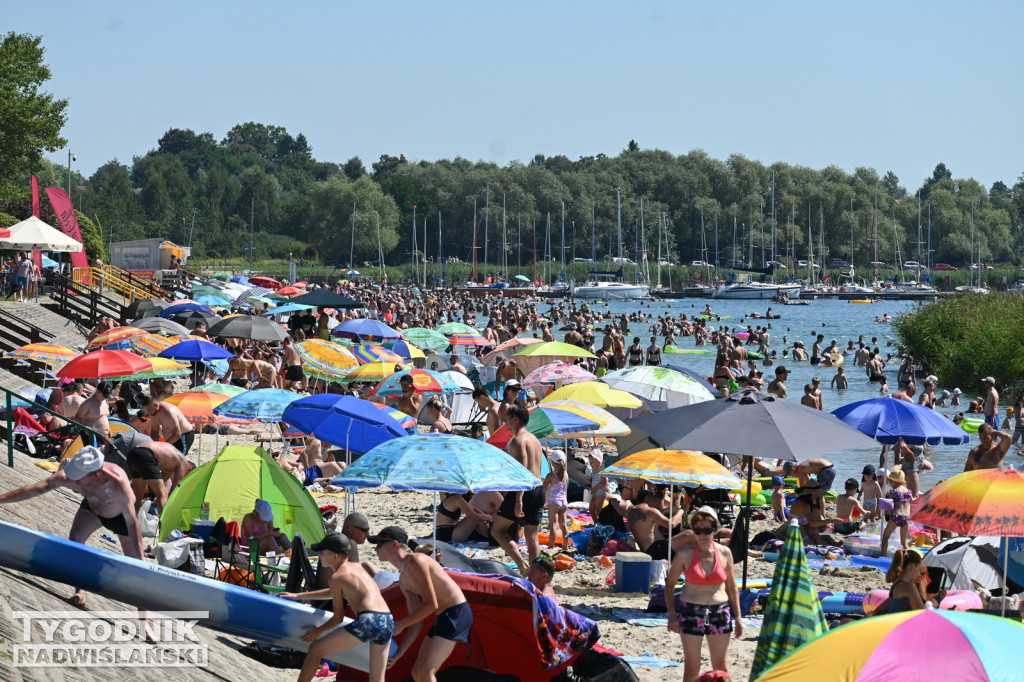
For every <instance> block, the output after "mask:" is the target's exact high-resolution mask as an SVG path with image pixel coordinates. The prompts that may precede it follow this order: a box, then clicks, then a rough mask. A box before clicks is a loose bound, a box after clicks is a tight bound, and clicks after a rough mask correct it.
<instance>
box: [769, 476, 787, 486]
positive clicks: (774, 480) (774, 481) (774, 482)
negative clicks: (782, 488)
mask: <svg viewBox="0 0 1024 682" xmlns="http://www.w3.org/2000/svg"><path fill="white" fill-rule="evenodd" d="M777 485H786V479H784V478H783V477H782V476H772V487H775V486H777Z"/></svg>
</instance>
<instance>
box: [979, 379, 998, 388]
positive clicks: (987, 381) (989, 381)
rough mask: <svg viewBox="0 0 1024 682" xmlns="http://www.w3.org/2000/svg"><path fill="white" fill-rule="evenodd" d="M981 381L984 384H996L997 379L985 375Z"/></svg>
mask: <svg viewBox="0 0 1024 682" xmlns="http://www.w3.org/2000/svg"><path fill="white" fill-rule="evenodd" d="M981 383H983V384H992V385H993V386H994V385H995V383H996V380H995V378H993V377H985V378H984V379H982V380H981Z"/></svg>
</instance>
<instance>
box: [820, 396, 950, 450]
mask: <svg viewBox="0 0 1024 682" xmlns="http://www.w3.org/2000/svg"><path fill="white" fill-rule="evenodd" d="M832 414H833V415H835V416H836V417H837V418H839V419H841V420H843V421H844V422H846V423H847V424H849V425H850V426H852V427H854V428H855V429H857V430H858V431H860V432H861V433H863V434H866V435H868V436H871V437H872V438H874V439H875V440H877V441H878V442H879V443H882V444H883V445H895V444H896V443H897V442H899V441H900V440H902V441H903V442H904V443H908V444H910V445H924V444H925V443H927V444H929V445H938V444H939V443H943V444H945V445H962V444H964V443H967V442H968V440H969V439H970V437H969V436H968V435H967V434H966V433H964V432H963V430H962V429H960V427H958V426H957V425H956V424H954V423H953V422H952V421H951V420H949V419H947V418H946V417H944V416H943V415H942V414H940V413H939V412H936V411H935V410H933V409H930V408H927V407H924V406H923V405H918V404H917V403H912V402H908V401H906V400H898V399H896V398H890V397H888V396H887V397H885V398H872V399H870V400H860V401H858V402H855V403H850V404H849V405H843V406H842V407H840V408H839V409H836V410H832Z"/></svg>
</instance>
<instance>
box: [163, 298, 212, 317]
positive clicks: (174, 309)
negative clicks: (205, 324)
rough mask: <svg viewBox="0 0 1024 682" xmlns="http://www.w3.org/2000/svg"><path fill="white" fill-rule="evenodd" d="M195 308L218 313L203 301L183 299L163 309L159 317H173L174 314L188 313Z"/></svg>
mask: <svg viewBox="0 0 1024 682" xmlns="http://www.w3.org/2000/svg"><path fill="white" fill-rule="evenodd" d="M195 310H200V311H203V312H206V313H210V314H211V315H215V314H216V313H214V312H213V311H212V310H210V308H209V306H205V305H203V304H202V303H198V302H196V301H182V302H180V303H175V304H174V305H172V306H170V307H168V308H164V309H163V310H161V311H160V313H159V317H172V316H174V315H177V314H178V313H188V312H192V311H195Z"/></svg>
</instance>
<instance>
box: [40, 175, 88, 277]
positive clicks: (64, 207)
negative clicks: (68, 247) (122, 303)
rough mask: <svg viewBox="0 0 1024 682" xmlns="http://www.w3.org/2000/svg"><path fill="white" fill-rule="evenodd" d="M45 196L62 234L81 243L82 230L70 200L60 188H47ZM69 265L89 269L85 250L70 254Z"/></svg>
mask: <svg viewBox="0 0 1024 682" xmlns="http://www.w3.org/2000/svg"><path fill="white" fill-rule="evenodd" d="M46 196H48V197H50V204H51V205H52V206H53V210H54V212H55V213H56V214H57V220H58V221H59V222H60V229H61V231H62V232H64V234H66V235H67V236H69V237H71V238H72V239H74V240H75V241H77V242H81V241H82V230H81V228H79V227H78V218H77V217H76V216H75V209H74V207H73V206H72V205H71V199H70V198H69V197H68V195H67V194H66V193H65V192H64V190H62V189H61V188H60V187H47V188H46ZM71 265H72V267H76V268H87V267H89V259H88V257H86V255H85V250H84V249H83V250H81V251H79V252H78V253H72V254H71Z"/></svg>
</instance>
